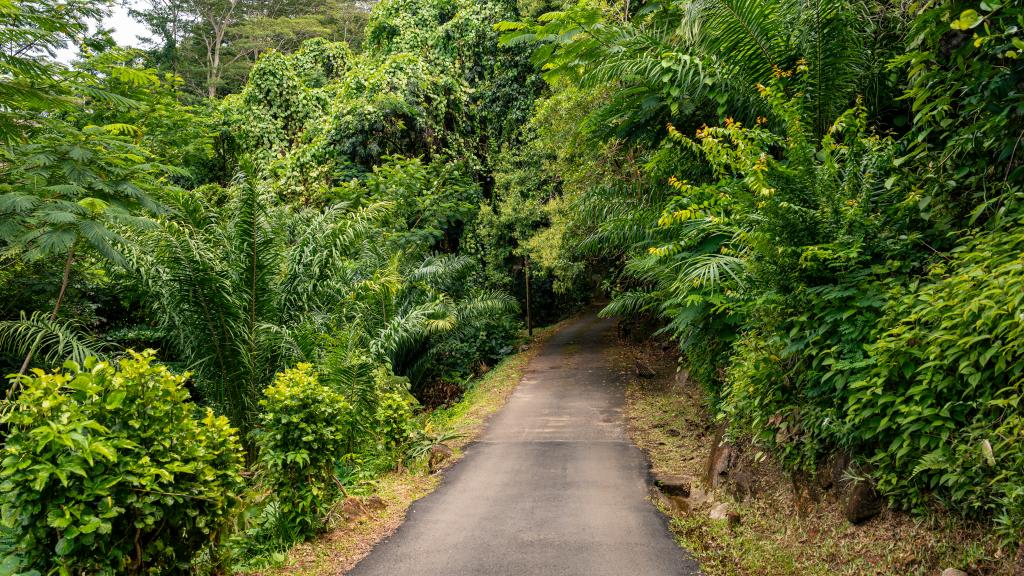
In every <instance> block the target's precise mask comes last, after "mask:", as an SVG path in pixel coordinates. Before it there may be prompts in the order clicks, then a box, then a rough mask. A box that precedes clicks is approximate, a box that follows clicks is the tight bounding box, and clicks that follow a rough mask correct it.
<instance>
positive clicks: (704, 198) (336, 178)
mask: <svg viewBox="0 0 1024 576" xmlns="http://www.w3.org/2000/svg"><path fill="white" fill-rule="evenodd" d="M109 8H110V6H108V5H107V4H106V3H105V2H104V1H103V0H77V1H75V2H72V3H66V2H54V1H53V0H0V30H2V34H0V140H2V143H0V287H2V294H3V298H2V299H0V370H3V373H4V374H11V376H10V378H9V379H5V380H3V383H2V384H0V391H2V392H3V393H4V395H5V399H4V400H3V401H2V403H0V438H2V439H3V449H2V452H0V510H2V527H0V554H2V561H0V574H51V573H59V574H84V573H88V574H179V573H181V574H186V573H216V572H224V571H230V570H232V569H235V568H241V567H256V566H260V565H261V563H264V562H266V561H267V559H268V558H272V557H273V556H274V554H275V553H277V552H280V551H281V550H283V549H285V548H287V547H288V546H290V545H291V544H293V543H294V542H296V541H299V540H302V539H306V538H309V537H312V536H314V535H316V534H317V533H319V532H321V531H323V530H324V529H325V528H326V527H327V526H328V525H329V524H330V522H331V521H332V514H334V510H335V508H336V504H337V503H338V502H339V501H340V500H341V499H342V498H343V497H344V496H345V495H346V494H347V493H348V492H349V491H353V492H355V493H359V491H360V490H368V489H369V486H370V485H371V481H372V478H373V477H374V476H375V475H377V474H380V473H382V472H384V471H386V470H390V469H393V468H395V467H396V466H410V467H416V466H422V465H423V464H424V463H423V462H422V460H423V455H424V454H425V453H426V452H427V450H426V449H425V447H427V448H429V446H430V445H432V444H433V443H435V442H438V441H440V440H439V438H440V437H442V436H443V435H444V434H445V431H437V430H428V429H425V428H424V424H423V421H424V418H423V415H424V412H425V410H427V409H429V408H431V407H434V406H437V405H441V404H444V403H446V402H450V401H451V400H453V399H454V398H456V397H457V396H458V395H460V394H461V393H462V392H463V391H465V390H466V389H467V388H468V387H471V386H472V385H473V378H474V376H475V375H477V374H479V373H481V372H483V371H486V370H487V369H488V367H489V366H492V365H493V364H494V363H495V362H497V361H498V360H499V359H501V358H502V357H503V356H505V355H507V354H509V353H510V352H511V351H513V350H514V349H516V347H517V346H518V344H519V343H520V339H521V337H522V333H523V325H522V319H523V318H524V312H525V306H526V303H527V302H526V294H527V285H526V282H527V279H528V278H529V281H530V286H529V289H530V296H531V302H530V304H531V310H530V311H531V312H532V318H533V319H534V320H535V321H536V322H539V323H547V322H550V321H553V320H556V319H558V318H560V317H562V316H564V315H566V314H569V313H571V312H572V311H573V310H575V309H576V308H577V307H578V306H579V305H580V304H582V303H585V302H588V301H590V300H592V299H594V298H599V299H600V298H603V297H604V296H608V297H610V303H609V304H607V306H606V307H605V308H604V311H603V314H606V315H612V316H620V317H623V318H624V319H627V320H637V319H639V320H643V321H645V322H651V321H655V322H658V323H659V324H658V326H660V327H661V332H662V333H663V334H665V335H667V336H669V337H671V338H673V339H674V340H675V341H677V342H678V345H679V348H680V351H681V363H682V365H683V367H684V368H685V369H687V370H689V371H690V373H691V375H692V376H693V377H694V378H695V379H696V380H698V381H699V382H700V383H701V385H702V386H703V387H704V389H705V391H706V392H707V398H708V401H709V402H710V403H711V408H712V409H713V411H714V412H715V413H716V414H718V416H719V418H720V419H721V420H722V421H723V422H724V423H726V425H727V426H728V430H729V433H730V435H731V436H732V437H734V438H736V439H739V440H742V441H745V442H749V443H750V444H751V445H752V446H753V449H755V450H757V451H759V452H761V453H764V454H771V455H773V456H774V457H776V458H777V459H778V460H779V461H780V462H781V463H782V464H783V465H784V466H785V467H786V468H787V469H789V470H793V471H813V470H814V469H815V468H816V467H818V466H821V465H823V464H824V463H825V462H826V461H828V459H829V458H830V457H832V456H833V455H834V454H836V453H839V452H842V453H845V454H847V455H849V456H850V457H851V458H852V459H853V461H854V462H855V463H856V465H857V467H858V470H859V473H860V474H862V475H863V476H864V477H866V478H870V479H871V480H872V481H873V482H874V484H875V486H876V487H877V488H878V490H879V491H880V492H881V493H882V494H883V495H885V496H886V497H887V498H889V500H890V502H891V504H892V505H893V506H894V507H897V508H903V509H907V510H910V511H912V512H914V513H917V514H931V513H941V514H952V515H954V517H956V516H959V515H962V516H965V517H969V518H972V519H977V520H979V521H981V522H986V523H991V525H992V526H993V529H994V530H995V531H997V533H998V534H999V535H1000V537H1001V538H1002V539H1003V541H1004V544H1005V546H1006V547H1007V548H1013V547H1017V546H1019V545H1021V534H1022V533H1024V413H1022V409H1024V408H1022V406H1021V398H1022V394H1024V392H1022V383H1021V382H1022V373H1021V370H1022V369H1021V368H1020V367H1021V366H1024V272H1022V270H1024V261H1022V254H1024V232H1022V230H1024V226H1022V224H1024V209H1022V208H1021V207H1020V206H1019V205H1018V204H1017V202H1018V201H1021V195H1022V192H1024V191H1022V189H1021V186H1022V183H1024V161H1022V159H1021V157H1022V156H1024V151H1021V150H1020V147H1021V146H1020V144H1021V140H1022V138H1024V9H1022V8H1021V7H1020V6H1018V5H1017V4H1015V3H1013V2H1009V1H1003V2H1000V1H998V0H985V1H983V2H980V3H979V2H978V1H976V0H970V1H964V0H926V1H924V2H914V3H909V4H908V3H893V2H886V1H881V0H837V1H832V0H829V1H825V0H786V1H782V0H662V1H655V0H647V1H643V0H640V1H637V0H633V1H630V0H626V1H625V2H621V1H618V2H605V1H601V0H579V1H564V2H562V1H556V0H519V1H518V2H517V1H515V0H381V1H380V2H378V3H371V2H365V3H364V2H360V1H349V0H309V1H304V2H291V3H273V2H269V1H267V0H166V1H159V2H154V3H152V4H151V5H148V6H147V7H145V8H137V9H136V10H135V11H134V15H135V17H137V18H139V19H140V20H141V21H142V22H144V23H145V24H146V26H147V27H148V28H149V29H150V30H151V32H152V35H151V37H150V38H149V40H148V44H146V45H145V46H143V48H142V49H135V48H125V47H119V46H117V45H116V44H115V43H114V42H113V41H112V40H111V38H110V34H109V31H106V30H103V29H102V28H99V29H97V28H96V26H95V22H96V20H97V19H98V18H102V17H103V15H104V14H105V13H107V11H108V10H109ZM67 47H73V48H76V49H77V54H78V56H77V57H75V58H74V59H73V60H72V61H71V62H70V63H68V64H66V63H63V62H61V61H60V60H58V59H57V58H56V55H57V52H58V50H61V49H64V48H67Z"/></svg>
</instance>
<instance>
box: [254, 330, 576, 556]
mask: <svg viewBox="0 0 1024 576" xmlns="http://www.w3.org/2000/svg"><path fill="white" fill-rule="evenodd" d="M561 326H562V324H556V325H554V326H549V327H547V328H542V329H538V330H534V336H533V338H532V340H531V341H530V346H529V349H528V350H526V351H524V352H520V353H518V354H514V355H512V356H509V357H507V358H505V359H504V360H502V361H501V362H499V363H498V365H497V366H495V367H494V368H493V369H491V370H490V371H488V372H487V373H486V374H484V375H483V376H481V377H480V378H478V379H477V380H475V381H474V382H473V383H472V386H471V388H470V389H469V390H468V391H467V392H466V394H465V395H463V397H462V399H461V400H459V401H458V402H456V403H455V404H453V405H452V406H449V407H447V408H443V409H438V410H435V411H433V412H432V413H431V414H430V415H429V416H428V418H427V426H428V428H430V429H433V430H449V431H452V432H454V433H457V434H459V437H458V438H456V439H455V440H452V441H449V442H448V443H447V444H448V446H449V447H450V448H452V450H453V451H454V456H453V457H452V459H450V460H449V461H448V462H446V463H445V464H446V466H445V467H447V466H450V465H451V464H453V463H454V462H456V461H458V459H459V458H461V456H462V454H463V448H465V446H466V445H467V444H469V443H470V442H472V441H473V440H475V439H476V438H477V437H478V436H479V435H480V433H481V432H483V429H484V426H485V425H486V423H487V419H488V417H490V416H491V415H492V414H494V413H495V412H497V411H498V410H500V409H501V407H502V406H504V405H505V402H506V400H508V398H509V396H511V395H512V392H513V391H514V390H515V388H516V385H517V384H518V383H519V380H520V379H521V378H522V376H523V372H524V371H525V370H526V366H527V364H528V363H529V361H530V359H531V358H533V356H534V355H535V354H536V353H537V351H538V350H539V349H540V347H541V345H543V343H544V342H546V341H547V339H548V338H549V337H550V336H551V335H552V334H554V333H555V332H556V331H557V330H558V329H559V328H560V327H561ZM442 476H443V471H441V472H439V473H435V474H429V473H427V472H426V471H425V470H408V469H399V470H395V471H392V472H389V473H387V474H385V475H383V476H381V477H379V478H377V479H375V482H374V485H375V490H374V494H375V495H376V496H378V497H380V499H381V500H383V501H384V503H385V504H386V505H387V506H386V507H385V508H383V509H380V510H370V511H368V512H367V513H366V514H365V515H364V516H362V517H360V518H357V519H355V520H353V521H349V522H346V521H341V522H340V523H339V524H338V525H337V526H335V527H334V528H333V529H332V530H330V531H328V532H327V533H325V534H324V535H322V536H320V537H319V538H317V539H316V540H312V541H310V542H303V543H300V544H297V545H295V546H294V547H292V549H291V550H289V552H288V554H287V557H286V559H285V560H284V562H283V563H282V565H281V566H280V567H278V568H274V569H271V570H261V571H258V572H247V573H246V574H248V575H250V576H284V575H289V576H328V575H330V576H338V575H340V574H345V573H346V572H348V571H349V570H351V569H352V567H353V566H355V565H356V563H357V562H359V561H360V560H362V559H363V557H365V556H366V555H367V554H369V553H370V550H372V549H373V547H374V546H375V545H376V544H377V543H378V542H380V541H381V540H382V539H384V538H387V537H388V536H390V535H391V534H393V533H394V532H395V530H397V529H398V527H399V526H400V525H401V524H402V521H403V520H404V519H405V513H406V511H407V510H408V509H409V506H410V505H412V503H413V502H415V501H416V500H419V499H420V498H423V497H424V496H426V495H427V494H430V493H431V492H433V491H434V489H435V488H437V487H438V486H439V485H440V484H441V479H442Z"/></svg>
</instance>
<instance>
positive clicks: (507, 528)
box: [349, 314, 700, 576]
mask: <svg viewBox="0 0 1024 576" xmlns="http://www.w3.org/2000/svg"><path fill="white" fill-rule="evenodd" d="M613 327H614V325H613V323H612V322H610V321H606V320H599V319H598V318H597V317H596V316H594V315H593V314H589V315H586V316H583V317H581V318H580V319H578V320H576V321H575V322H573V323H572V324H570V325H569V326H567V327H565V328H564V329H562V330H561V332H559V333H558V334H556V335H554V336H553V337H552V338H551V339H550V340H549V341H548V343H547V344H546V345H545V346H544V348H543V349H542V350H541V351H540V353H539V354H538V355H537V356H536V357H535V358H534V360H533V361H532V362H531V363H530V365H529V367H528V369H527V371H526V373H525V374H524V376H523V380H522V382H520V384H519V387H518V388H517V389H516V391H515V392H514V393H513V395H512V397H511V398H510V399H509V401H508V404H507V405H506V406H505V407H504V408H503V409H502V410H501V411H500V412H499V413H498V414H496V415H495V416H494V417H493V418H492V420H491V422H490V424H489V425H488V427H487V430H486V432H485V433H484V434H483V436H482V437H481V438H480V440H479V441H477V442H475V443H474V444H472V445H471V446H470V447H469V448H468V449H467V451H466V455H465V457H464V458H463V459H462V460H461V461H460V462H458V463H457V464H455V466H453V467H452V468H451V469H449V470H448V471H447V473H446V476H445V479H444V482H443V483H442V485H441V486H440V487H439V488H438V489H437V490H436V491H435V492H434V493H432V494H430V495H429V496H427V497H426V498H423V499H422V500H419V501H418V502H416V503H414V504H413V506H412V507H411V508H410V510H409V513H408V515H407V517H406V520H405V523H404V524H402V526H401V527H400V528H399V529H398V531H397V532H396V533H395V534H394V535H393V536H392V537H391V538H390V539H389V540H386V541H384V542H382V543H380V544H378V545H377V547H376V548H375V549H374V550H373V552H371V553H370V555H369V556H367V557H366V558H365V559H364V560H363V561H362V562H360V563H359V564H358V565H357V566H356V567H355V568H353V569H352V571H351V572H349V574H350V576H470V575H472V576H486V575H491V574H493V575H508V576H513V575H514V576H576V575H579V576H606V575H607V576H668V575H673V576H677V575H678V576H682V575H691V574H699V573H700V572H699V569H698V567H697V564H696V562H694V561H693V560H692V559H691V558H690V557H689V556H688V555H687V554H686V553H685V552H684V551H683V550H682V549H681V548H679V546H678V545H677V544H676V543H675V541H674V540H673V539H672V536H671V535H670V534H669V532H668V528H667V524H666V521H665V519H664V518H663V517H662V516H661V515H660V514H659V512H658V511H657V510H656V509H655V508H654V506H653V505H652V504H651V503H650V502H649V501H648V500H647V494H648V485H647V480H646V476H647V465H646V462H645V460H644V457H643V454H642V453H641V452H640V450H639V449H638V448H636V447H635V446H634V445H633V444H632V443H631V442H630V440H629V437H628V436H627V435H626V430H625V424H624V422H623V416H622V408H623V402H624V389H623V384H622V382H621V381H620V380H621V379H620V377H619V376H618V375H617V374H616V373H615V372H613V371H612V370H611V369H610V368H609V367H608V363H607V360H606V358H605V357H604V355H603V350H604V349H605V348H607V347H609V346H614V345H615V343H614V328H613Z"/></svg>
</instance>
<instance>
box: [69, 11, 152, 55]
mask: <svg viewBox="0 0 1024 576" xmlns="http://www.w3.org/2000/svg"><path fill="white" fill-rule="evenodd" d="M132 5H133V6H145V5H146V3H145V2H144V1H139V0H135V1H134V2H132ZM103 25H104V26H105V27H107V28H110V29H111V30H112V31H113V32H112V34H113V36H114V40H115V41H117V44H118V45H119V46H138V45H139V39H138V37H139V36H140V35H141V36H148V34H147V31H146V27H145V26H143V25H142V23H140V22H139V21H138V20H136V19H134V18H132V17H131V16H129V15H128V8H127V7H126V6H123V5H122V4H120V3H118V4H117V5H115V6H114V9H113V10H112V11H111V13H110V16H109V17H107V18H106V19H105V20H104V21H103ZM93 28H94V29H95V27H93ZM77 55H78V49H77V48H69V49H67V50H62V51H61V52H60V54H58V55H57V59H58V60H60V61H61V62H65V63H66V62H70V61H71V60H72V59H73V58H74V57H75V56H77Z"/></svg>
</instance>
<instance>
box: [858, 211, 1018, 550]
mask: <svg viewBox="0 0 1024 576" xmlns="http://www.w3.org/2000/svg"><path fill="white" fill-rule="evenodd" d="M1022 223H1024V222H1022V221H1018V222H1016V223H1015V224H1013V226H1012V227H1008V228H1004V229H997V230H995V231H991V232H987V233H983V234H980V235H978V236H977V237H976V238H974V239H971V240H970V241H968V242H965V243H964V244H963V245H962V246H961V247H960V248H958V249H956V250H954V251H953V253H952V258H951V259H950V260H949V261H948V262H947V263H945V264H942V265H939V266H936V267H935V269H934V270H933V272H932V277H931V278H930V279H928V280H926V281H922V282H921V283H920V284H912V285H911V286H909V287H908V288H907V289H905V290H903V291H901V292H896V293H895V295H894V296H893V297H892V298H891V300H890V303H889V305H888V306H887V310H886V312H887V316H886V318H887V320H886V324H885V328H886V331H885V332H884V334H883V335H882V336H881V338H880V339H879V341H878V342H877V343H876V344H874V345H873V346H872V347H871V356H872V357H873V359H874V361H875V366H874V368H873V369H871V370H870V371H866V373H865V374H864V377H863V378H862V379H861V380H860V381H858V382H856V383H854V384H853V385H852V388H853V392H852V397H851V399H850V403H849V406H848V413H849V415H850V416H849V423H850V425H851V432H852V434H853V436H854V439H855V440H856V441H859V442H861V443H863V444H864V445H866V447H868V448H874V457H873V458H872V459H871V462H872V464H874V466H875V467H876V472H875V475H876V478H877V480H878V484H879V487H880V488H881V489H882V490H883V491H884V492H886V493H888V494H890V495H892V496H893V497H894V498H895V499H896V500H897V501H898V502H900V503H902V504H904V505H906V506H908V507H915V508H921V507H923V506H924V505H925V504H926V503H927V500H928V498H929V497H931V496H935V497H938V498H939V500H940V501H941V502H944V503H945V504H946V505H947V506H949V507H951V508H955V509H958V510H960V511H962V512H966V513H970V514H975V515H983V516H988V515H993V516H994V517H995V518H996V519H997V520H998V522H999V524H1000V526H1001V527H1002V530H1003V535H1004V536H1006V539H1007V541H1008V542H1010V543H1013V542H1016V541H1019V540H1020V538H1021V530H1022V529H1024V491H1022V490H1021V486H1024V443H1022V442H1021V437H1022V434H1024V416H1022V414H1021V402H1022V400H1024V390H1022V385H1021V382H1022V379H1024V323H1022V322H1021V320H1022V318H1024V269H1022V268H1021V253H1022V250H1024V233H1022V232H1021V228H1020V226H1021V224H1022ZM869 453H871V452H869Z"/></svg>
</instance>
